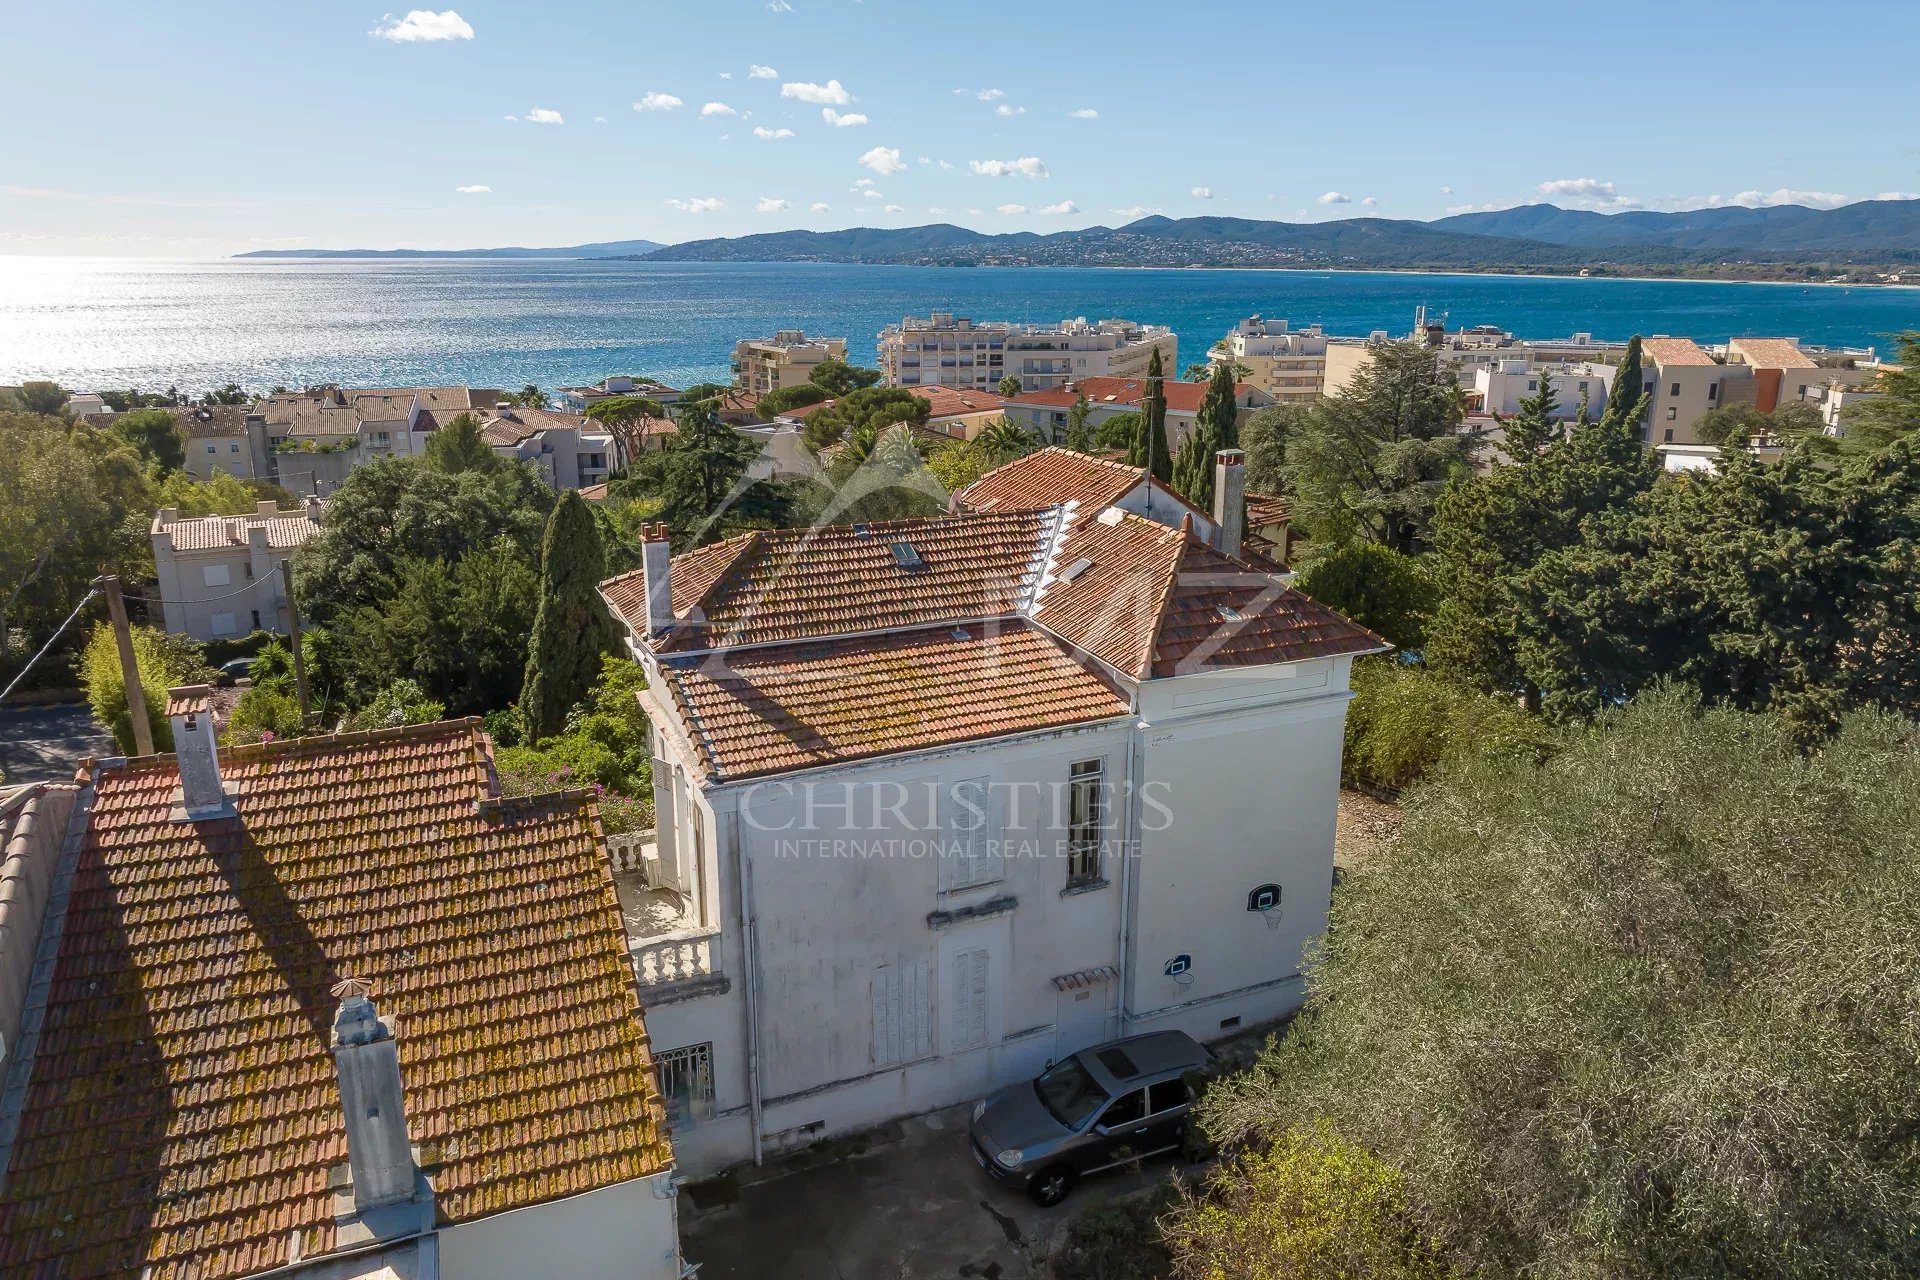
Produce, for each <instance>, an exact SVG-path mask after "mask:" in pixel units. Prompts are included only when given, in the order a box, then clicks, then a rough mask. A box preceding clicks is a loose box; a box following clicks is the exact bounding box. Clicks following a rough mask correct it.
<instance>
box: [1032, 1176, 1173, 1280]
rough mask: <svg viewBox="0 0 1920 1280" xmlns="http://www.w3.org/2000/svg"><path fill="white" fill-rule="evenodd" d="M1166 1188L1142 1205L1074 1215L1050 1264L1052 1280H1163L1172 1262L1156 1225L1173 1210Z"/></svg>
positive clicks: (1102, 1206)
mask: <svg viewBox="0 0 1920 1280" xmlns="http://www.w3.org/2000/svg"><path fill="white" fill-rule="evenodd" d="M1173 1203H1174V1196H1173V1192H1172V1188H1171V1187H1162V1188H1160V1189H1159V1190H1158V1191H1156V1192H1154V1193H1152V1194H1151V1195H1150V1196H1149V1197H1148V1198H1147V1200H1146V1201H1144V1202H1139V1203H1126V1204H1098V1205H1091V1206H1089V1207H1087V1208H1085V1209H1082V1210H1080V1211H1079V1212H1078V1213H1076V1214H1074V1216H1073V1217H1072V1219H1071V1220H1069V1221H1068V1223H1067V1229H1066V1231H1065V1233H1064V1236H1063V1238H1062V1239H1061V1241H1060V1245H1059V1248H1058V1249H1057V1250H1056V1251H1055V1252H1054V1255H1053V1258H1052V1272H1051V1274H1052V1275H1053V1276H1054V1277H1055V1280H1165V1278H1166V1277H1168V1276H1171V1275H1172V1274H1173V1256H1172V1254H1171V1253H1170V1252H1169V1251H1168V1248H1167V1243H1166V1241H1165V1240H1164V1239H1162V1238H1161V1235H1160V1227H1159V1224H1158V1219H1159V1218H1160V1216H1161V1215H1162V1214H1163V1213H1165V1212H1166V1211H1167V1210H1168V1209H1170V1208H1171V1207H1172V1206H1173Z"/></svg>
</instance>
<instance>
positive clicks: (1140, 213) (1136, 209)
mask: <svg viewBox="0 0 1920 1280" xmlns="http://www.w3.org/2000/svg"><path fill="white" fill-rule="evenodd" d="M1158 212H1160V211H1159V210H1158V209H1149V208H1147V206H1145V205H1143V204H1135V205H1128V206H1127V207H1126V208H1124V209H1115V210H1114V213H1116V214H1118V215H1119V216H1120V217H1122V218H1127V219H1129V220H1131V219H1134V218H1144V217H1146V216H1147V215H1148V214H1150V213H1158Z"/></svg>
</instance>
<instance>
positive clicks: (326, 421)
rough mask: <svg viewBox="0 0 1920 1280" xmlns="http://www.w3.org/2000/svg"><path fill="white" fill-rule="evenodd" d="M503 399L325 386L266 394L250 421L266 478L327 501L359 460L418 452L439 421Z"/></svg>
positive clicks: (452, 390)
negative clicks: (260, 435)
mask: <svg viewBox="0 0 1920 1280" xmlns="http://www.w3.org/2000/svg"><path fill="white" fill-rule="evenodd" d="M505 398H506V396H505V395H504V393H502V392H499V391H494V390H474V389H471V388H468V387H375V388H360V389H355V388H347V387H339V386H332V385H328V386H317V387H308V388H306V389H305V390H304V391H294V392H283V393H281V394H279V395H271V396H267V397H265V398H264V399H261V400H258V401H256V402H255V403H254V406H253V411H252V416H253V417H257V418H258V419H259V420H260V422H261V424H262V425H263V427H264V429H265V435H266V448H267V450H268V454H269V458H270V461H271V469H272V473H273V474H272V475H271V476H270V477H269V478H270V479H272V480H273V481H274V482H275V483H277V484H279V485H280V487H281V488H283V489H287V490H290V491H291V492H293V493H297V494H300V495H302V496H306V497H326V496H327V495H329V494H331V493H332V492H333V491H334V490H335V489H337V488H339V487H340V482H341V481H342V480H344V479H346V477H347V473H348V472H349V471H351V470H352V469H353V468H354V467H357V466H359V465H360V464H361V463H363V462H368V461H371V460H372V459H374V458H382V457H396V456H397V457H406V456H411V455H414V454H420V453H425V452H426V448H427V440H428V439H429V438H431V437H432V435H433V433H434V432H435V431H436V430H438V429H439V427H440V426H441V424H443V423H446V422H449V421H451V420H452V419H453V418H454V417H456V416H457V415H459V414H462V413H468V412H471V411H472V410H474V409H476V408H480V407H491V406H493V405H495V404H498V403H499V402H501V401H502V400H504V399H505Z"/></svg>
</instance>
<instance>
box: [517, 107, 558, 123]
mask: <svg viewBox="0 0 1920 1280" xmlns="http://www.w3.org/2000/svg"><path fill="white" fill-rule="evenodd" d="M509 119H511V117H509ZM521 119H523V120H525V121H526V122H527V123H528V124H565V123H566V122H567V121H566V117H564V116H562V115H561V114H560V113H559V112H558V111H555V110H554V109H553V108H552V107H535V108H534V109H533V110H531V111H529V112H527V114H526V115H524V116H522V117H521Z"/></svg>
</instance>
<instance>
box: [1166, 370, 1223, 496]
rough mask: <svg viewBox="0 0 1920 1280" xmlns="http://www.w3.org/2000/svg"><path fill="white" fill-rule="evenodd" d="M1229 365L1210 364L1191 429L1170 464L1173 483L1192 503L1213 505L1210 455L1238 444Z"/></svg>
mask: <svg viewBox="0 0 1920 1280" xmlns="http://www.w3.org/2000/svg"><path fill="white" fill-rule="evenodd" d="M1234 410H1235V405H1234V403H1233V368H1232V366H1231V365H1227V364H1216V365H1215V366H1214V367H1213V379H1212V381H1211V382H1209V383H1208V384H1207V394H1206V397H1205V398H1204V399H1202V400H1201V401H1200V411H1199V412H1198V413H1197V414H1195V415H1194V420H1193V431H1192V432H1191V433H1189V434H1188V436H1187V438H1186V439H1185V440H1183V441H1181V443H1180V457H1179V459H1178V460H1176V461H1175V463H1174V466H1173V487H1174V488H1175V489H1178V490H1179V491H1180V493H1181V494H1182V495H1183V496H1185V498H1186V499H1187V501H1189V502H1191V503H1193V504H1194V505H1195V506H1198V507H1202V508H1205V509H1207V510H1209V511H1210V510H1212V509H1213V465H1214V458H1213V455H1214V454H1216V453H1218V452H1219V451H1220V450H1222V449H1233V448H1237V447H1239V444H1240V426H1239V423H1238V422H1237V421H1236V420H1235V417H1234Z"/></svg>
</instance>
